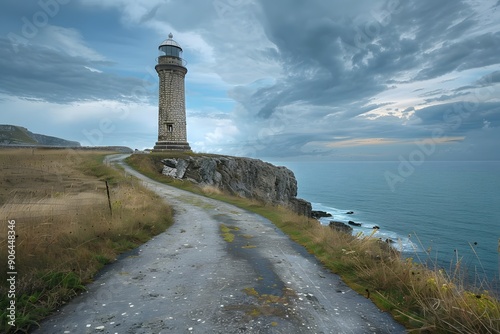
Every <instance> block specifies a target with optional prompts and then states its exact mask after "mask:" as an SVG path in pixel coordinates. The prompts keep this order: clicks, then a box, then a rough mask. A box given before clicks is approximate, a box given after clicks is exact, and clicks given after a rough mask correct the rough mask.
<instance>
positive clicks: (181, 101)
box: [158, 69, 187, 142]
mask: <svg viewBox="0 0 500 334" xmlns="http://www.w3.org/2000/svg"><path fill="white" fill-rule="evenodd" d="M184 75H185V73H183V72H182V71H180V70H174V69H165V70H160V71H159V72H158V76H159V78H160V94H159V111H158V141H168V142H186V140H187V134H186V107H185V96H184Z"/></svg>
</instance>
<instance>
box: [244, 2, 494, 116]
mask: <svg viewBox="0 0 500 334" xmlns="http://www.w3.org/2000/svg"><path fill="white" fill-rule="evenodd" d="M337 2H338V1H337ZM388 3H389V2H388ZM388 3H387V4H386V5H385V6H382V7H381V8H373V7H372V6H370V4H369V3H368V2H363V1H362V2H359V3H358V4H357V6H358V7H359V8H358V9H357V10H356V9H354V10H352V11H349V10H347V11H345V12H339V11H337V10H336V6H335V5H334V4H329V5H326V4H325V3H324V2H323V1H319V0H316V1H308V2H307V3H304V2H302V1H294V2H292V3H290V1H286V2H285V1H283V0H282V1H272V2H271V1H265V2H264V1H261V6H262V15H263V18H262V20H263V22H264V27H265V32H266V35H267V37H268V38H269V39H270V40H271V41H272V42H273V43H274V44H275V45H276V46H277V47H278V50H279V53H278V55H277V56H279V60H280V61H281V62H283V66H284V71H285V73H286V74H287V75H286V77H285V78H284V79H282V80H281V81H280V82H278V83H277V84H276V85H275V86H274V87H271V88H266V89H264V90H260V91H257V92H255V94H254V95H253V96H251V97H250V98H251V99H255V100H258V101H261V102H260V104H259V105H260V108H259V109H256V110H255V113H256V114H257V115H259V116H261V117H269V116H270V115H271V114H272V113H273V112H274V111H275V110H276V108H277V107H279V106H282V105H287V104H290V103H294V102H296V101H305V100H307V101H308V102H309V103H310V104H312V105H319V106H325V105H336V106H339V105H345V104H350V103H351V102H352V101H354V100H356V101H358V102H367V101H368V100H369V99H370V98H371V97H372V96H374V95H376V94H377V93H380V92H382V91H384V90H387V89H389V85H390V84H392V83H394V82H397V78H398V77H401V76H407V75H406V73H411V72H412V71H413V73H414V77H409V78H407V80H421V79H430V78H434V77H437V76H440V75H443V74H446V73H449V72H451V71H455V70H465V69H470V68H474V67H479V66H486V65H491V64H495V63H498V61H499V60H498V57H497V55H498V54H499V53H500V35H499V34H492V33H486V34H484V35H481V36H477V37H475V38H466V39H465V40H457V39H459V38H461V37H463V36H464V33H465V32H467V31H468V30H469V29H470V28H471V27H472V26H473V25H474V24H475V23H476V21H475V17H474V16H473V15H472V10H471V8H470V6H469V5H468V4H467V3H466V2H465V1H453V2H451V1H449V2H442V1H440V2H436V1H431V0H424V1H407V2H406V1H405V2H401V3H398V4H397V6H392V7H391V8H387V7H388V6H389V4H388ZM285 7H286V8H291V11H290V13H288V14H287V15H282V11H283V8H285ZM364 7H367V8H365V9H366V11H368V12H369V13H370V14H369V15H365V16H360V15H359V13H363V8H364ZM382 18H383V20H382ZM440 44H442V45H441V46H440V47H438V45H440ZM471 50H473V51H472V52H471ZM450 98H451V97H450ZM263 99H266V100H267V102H264V101H262V100H263ZM445 99H446V96H444V95H443V97H442V100H443V101H444V100H445ZM362 104H363V103H360V105H362ZM351 110H352V109H351ZM358 114H359V113H357V112H352V111H351V115H352V116H356V115H358Z"/></svg>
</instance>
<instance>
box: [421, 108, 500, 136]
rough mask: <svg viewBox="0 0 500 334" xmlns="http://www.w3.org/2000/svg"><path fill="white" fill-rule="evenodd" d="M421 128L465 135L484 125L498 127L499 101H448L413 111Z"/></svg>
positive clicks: (499, 120)
mask: <svg viewBox="0 0 500 334" xmlns="http://www.w3.org/2000/svg"><path fill="white" fill-rule="evenodd" d="M414 117H416V118H417V119H418V120H419V121H420V123H419V124H418V125H419V126H420V127H422V128H427V129H436V128H437V129H441V130H442V131H443V132H444V133H445V134H446V135H448V136H459V135H465V134H467V132H468V131H471V130H478V129H481V128H483V127H484V124H485V121H486V122H488V123H489V126H491V127H500V102H490V103H478V104H476V103H464V102H459V103H448V104H441V105H436V106H431V107H427V108H423V109H420V110H418V111H416V112H415V114H414Z"/></svg>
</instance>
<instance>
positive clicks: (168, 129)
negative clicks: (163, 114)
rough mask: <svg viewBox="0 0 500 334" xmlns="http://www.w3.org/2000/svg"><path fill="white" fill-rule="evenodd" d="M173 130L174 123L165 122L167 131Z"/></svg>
mask: <svg viewBox="0 0 500 334" xmlns="http://www.w3.org/2000/svg"><path fill="white" fill-rule="evenodd" d="M172 131H174V125H173V124H172V123H167V132H172Z"/></svg>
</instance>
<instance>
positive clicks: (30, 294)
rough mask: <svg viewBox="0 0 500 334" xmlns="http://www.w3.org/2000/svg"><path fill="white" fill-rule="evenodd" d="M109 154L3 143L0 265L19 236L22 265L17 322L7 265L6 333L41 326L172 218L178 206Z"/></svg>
mask: <svg viewBox="0 0 500 334" xmlns="http://www.w3.org/2000/svg"><path fill="white" fill-rule="evenodd" d="M105 154H110V152H95V151H92V152H86V151H83V150H77V151H73V150H50V149H2V150H0V221H1V222H2V224H1V229H2V231H1V233H0V259H1V260H0V261H2V263H3V264H2V266H0V267H1V268H7V266H6V265H7V259H8V249H9V248H8V247H7V246H8V245H12V244H13V243H14V244H15V264H14V268H15V271H16V272H17V275H16V289H15V299H14V300H15V301H16V321H15V324H16V327H15V328H13V327H11V326H9V324H8V320H9V319H8V318H7V315H8V312H7V311H6V309H7V306H8V305H9V304H8V303H9V302H10V299H11V298H7V296H8V293H9V285H8V284H7V277H8V276H7V270H2V272H0V280H1V283H0V296H1V297H0V298H1V299H0V314H1V322H0V333H4V332H14V331H16V330H26V329H28V328H29V327H33V326H36V324H37V321H39V320H40V319H42V318H43V317H45V316H47V315H48V314H50V313H51V312H52V311H54V310H55V309H56V308H57V307H58V306H60V305H61V304H62V303H64V302H65V301H66V300H68V299H70V298H72V297H74V296H76V295H77V294H79V293H80V292H82V291H84V289H85V287H84V285H85V284H86V283H88V282H90V281H91V280H92V277H93V276H94V275H95V274H96V272H97V271H98V270H99V269H100V268H102V267H103V266H104V265H105V264H107V263H110V262H112V261H114V260H115V259H116V256H117V255H118V254H120V253H123V252H124V251H127V250H130V249H133V248H135V247H137V246H138V245H140V244H142V243H144V242H145V241H147V240H148V239H150V238H151V237H152V236H154V235H156V234H158V233H161V232H162V231H164V230H165V229H166V228H167V227H168V226H169V225H171V223H172V221H173V219H172V211H171V208H170V207H169V206H168V205H167V204H166V203H165V202H164V201H162V200H161V199H160V198H159V197H158V196H156V195H155V194H154V193H152V192H150V191H148V190H146V189H145V188H143V187H142V186H141V185H140V184H139V183H138V182H137V181H136V180H135V179H132V178H130V177H125V176H124V175H123V173H121V172H120V171H117V170H115V169H113V168H111V167H108V166H105V165H104V164H103V163H102V160H103V157H104V155H105ZM106 183H107V185H108V187H109V192H110V197H109V198H110V200H109V201H108V196H107V189H106ZM9 221H10V222H11V224H9ZM12 221H15V224H12ZM9 226H11V228H10V231H13V232H11V234H12V238H14V235H15V239H14V240H15V241H14V242H12V240H11V243H9V240H8V234H9ZM9 271H13V270H9Z"/></svg>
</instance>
